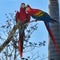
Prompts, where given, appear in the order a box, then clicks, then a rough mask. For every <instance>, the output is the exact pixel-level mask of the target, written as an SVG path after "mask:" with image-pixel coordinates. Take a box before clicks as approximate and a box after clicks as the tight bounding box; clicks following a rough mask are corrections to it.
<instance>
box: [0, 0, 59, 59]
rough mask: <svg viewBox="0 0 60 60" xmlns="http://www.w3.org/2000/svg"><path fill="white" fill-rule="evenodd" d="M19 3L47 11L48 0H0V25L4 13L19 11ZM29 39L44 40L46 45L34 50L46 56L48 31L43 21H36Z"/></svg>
mask: <svg viewBox="0 0 60 60" xmlns="http://www.w3.org/2000/svg"><path fill="white" fill-rule="evenodd" d="M59 2H60V0H59ZM21 3H25V4H29V5H30V6H31V7H32V8H37V9H41V10H43V11H45V12H47V13H48V11H49V10H48V4H49V2H48V0H0V25H1V24H4V23H5V21H6V16H5V14H6V13H7V14H8V13H13V12H14V11H19V8H20V4H21ZM30 40H31V41H32V42H37V43H38V42H39V41H46V46H45V47H41V48H40V49H38V50H36V51H39V53H40V54H41V55H43V54H44V55H45V56H46V57H47V56H48V32H47V30H46V27H45V25H44V23H43V22H38V29H37V31H35V32H34V33H33V34H32V35H31V38H30ZM25 55H26V54H25ZM46 60H47V59H46Z"/></svg>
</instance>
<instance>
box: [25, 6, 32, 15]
mask: <svg viewBox="0 0 60 60" xmlns="http://www.w3.org/2000/svg"><path fill="white" fill-rule="evenodd" d="M32 11H33V10H32V8H31V7H30V6H29V5H27V6H26V12H27V13H28V14H30V15H32Z"/></svg>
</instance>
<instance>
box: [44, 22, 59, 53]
mask: <svg viewBox="0 0 60 60" xmlns="http://www.w3.org/2000/svg"><path fill="white" fill-rule="evenodd" d="M45 25H46V28H47V30H48V32H49V34H50V36H51V38H52V41H53V43H54V46H55V48H56V51H57V53H60V50H59V47H58V45H57V43H56V40H55V38H54V36H53V34H52V30H51V29H50V27H49V25H48V24H47V23H45Z"/></svg>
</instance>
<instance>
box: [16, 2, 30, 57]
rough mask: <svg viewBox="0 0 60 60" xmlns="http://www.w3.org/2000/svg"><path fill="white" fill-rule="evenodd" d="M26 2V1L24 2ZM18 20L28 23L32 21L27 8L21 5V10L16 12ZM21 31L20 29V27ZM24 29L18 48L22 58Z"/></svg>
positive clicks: (20, 35)
mask: <svg viewBox="0 0 60 60" xmlns="http://www.w3.org/2000/svg"><path fill="white" fill-rule="evenodd" d="M23 4H24V3H23ZM16 21H18V22H19V21H20V23H22V22H24V23H27V22H29V21H30V15H28V14H27V13H26V12H25V8H22V7H20V12H17V13H16ZM19 31H20V29H19ZM24 34H25V33H24V30H23V32H22V34H19V40H18V50H19V54H20V57H21V58H22V55H23V54H22V53H23V41H24Z"/></svg>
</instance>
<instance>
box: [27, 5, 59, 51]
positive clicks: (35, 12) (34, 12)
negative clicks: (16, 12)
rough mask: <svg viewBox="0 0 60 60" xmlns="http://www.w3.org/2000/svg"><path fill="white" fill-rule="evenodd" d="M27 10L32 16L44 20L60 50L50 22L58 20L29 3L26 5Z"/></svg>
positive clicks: (55, 44)
mask: <svg viewBox="0 0 60 60" xmlns="http://www.w3.org/2000/svg"><path fill="white" fill-rule="evenodd" d="M26 12H27V13H28V14H29V15H30V16H32V18H34V19H36V20H39V21H40V20H41V21H44V24H45V26H46V28H47V30H48V32H49V35H50V36H51V38H52V41H53V43H54V46H55V48H56V49H57V51H59V49H58V45H57V43H56V40H55V38H54V36H53V33H52V30H51V29H50V26H49V23H54V22H57V21H56V20H54V19H52V18H51V17H50V16H49V15H48V14H47V13H46V12H44V11H42V10H39V9H33V8H31V7H30V6H29V5H27V6H26Z"/></svg>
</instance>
